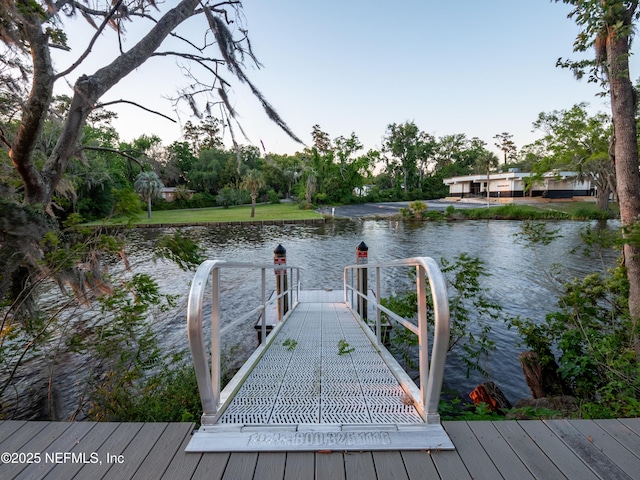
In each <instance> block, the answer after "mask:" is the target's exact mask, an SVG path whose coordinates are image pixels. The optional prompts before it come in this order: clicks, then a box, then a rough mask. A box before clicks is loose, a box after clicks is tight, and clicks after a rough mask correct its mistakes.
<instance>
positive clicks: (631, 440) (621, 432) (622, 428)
mask: <svg viewBox="0 0 640 480" xmlns="http://www.w3.org/2000/svg"><path fill="white" fill-rule="evenodd" d="M594 423H596V424H597V425H598V426H599V427H600V428H602V429H604V431H605V432H607V433H608V434H609V435H611V436H612V437H613V438H615V439H616V440H617V441H618V442H619V443H620V444H621V445H624V446H625V447H626V448H627V450H628V451H629V452H631V453H632V454H633V455H635V456H636V457H638V458H640V436H639V435H636V434H635V433H633V431H632V430H630V429H629V428H627V427H626V425H624V424H623V423H622V422H620V421H618V420H614V419H608V420H594Z"/></svg>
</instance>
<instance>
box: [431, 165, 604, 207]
mask: <svg viewBox="0 0 640 480" xmlns="http://www.w3.org/2000/svg"><path fill="white" fill-rule="evenodd" d="M530 176H531V173H525V172H518V171H509V172H504V173H492V174H490V175H489V197H491V198H495V199H504V201H509V199H517V198H524V197H525V196H526V197H542V198H549V199H554V198H555V199H571V198H574V197H584V196H592V195H593V194H594V190H593V188H592V186H591V182H589V181H588V180H586V181H582V180H578V174H577V173H576V172H548V173H546V174H545V175H544V178H543V179H542V180H538V181H537V182H535V183H534V185H533V188H532V189H531V191H529V190H527V191H526V192H525V182H524V179H526V178H528V177H530ZM443 183H444V184H445V185H447V186H448V187H449V198H474V197H481V198H486V197H487V175H486V174H479V175H465V176H462V177H451V178H445V179H444V180H443Z"/></svg>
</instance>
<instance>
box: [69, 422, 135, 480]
mask: <svg viewBox="0 0 640 480" xmlns="http://www.w3.org/2000/svg"><path fill="white" fill-rule="evenodd" d="M106 425H108V424H101V423H100V424H98V425H97V428H99V429H100V430H96V431H95V433H97V432H99V431H102V430H101V429H103V428H105V426H106ZM143 425H144V424H143V423H120V424H118V427H117V428H116V429H115V431H113V433H112V434H111V435H109V436H107V437H106V438H103V439H102V440H103V442H102V443H101V444H100V446H99V448H98V449H97V450H96V453H97V454H98V458H99V459H100V463H99V464H97V465H93V464H92V465H77V466H78V467H80V470H79V473H78V478H92V479H97V478H102V477H103V476H104V475H106V473H107V472H108V471H109V469H110V468H111V466H112V465H113V464H112V463H111V462H108V461H107V459H108V455H121V454H122V453H123V452H124V450H125V448H126V447H127V445H129V443H131V440H132V439H133V438H134V437H135V436H136V434H137V433H138V432H139V431H140V430H141V429H142V427H143Z"/></svg>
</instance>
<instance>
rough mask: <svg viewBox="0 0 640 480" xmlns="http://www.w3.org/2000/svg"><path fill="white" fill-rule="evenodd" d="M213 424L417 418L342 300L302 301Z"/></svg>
mask: <svg viewBox="0 0 640 480" xmlns="http://www.w3.org/2000/svg"><path fill="white" fill-rule="evenodd" d="M218 423H234V424H237V423H240V424H292V423H314V424H315V423H319V424H325V423H329V424H378V423H387V424H389V423H391V424H396V423H423V420H422V418H421V417H420V415H419V414H418V412H417V411H416V409H415V407H414V406H413V403H412V401H411V399H410V397H408V396H407V395H406V394H405V392H404V390H403V389H402V387H401V386H400V385H399V383H398V380H397V379H396V378H395V376H394V375H393V374H392V373H391V370H390V369H389V367H388V366H387V364H386V363H385V361H384V360H383V359H382V357H381V356H380V354H379V353H378V351H377V350H376V349H374V347H373V345H372V344H371V341H370V340H369V338H368V337H367V336H366V334H365V333H364V332H363V330H362V328H361V327H360V325H359V324H358V322H357V321H356V319H355V318H354V317H353V315H352V314H351V312H350V311H349V310H348V308H347V306H346V305H345V304H344V303H303V304H301V305H299V306H298V308H297V309H296V311H295V312H294V314H293V315H292V316H291V317H290V318H289V320H288V321H287V322H286V324H285V325H284V326H283V328H282V330H280V331H279V333H278V337H277V338H276V339H275V340H274V342H273V343H272V344H271V346H270V347H269V349H268V351H267V352H266V353H265V354H264V356H263V357H262V359H261V360H260V363H258V365H257V366H256V367H255V369H254V370H253V371H252V372H251V374H250V375H249V377H248V378H247V380H246V381H245V383H244V384H243V385H242V387H241V388H240V390H239V391H238V393H237V394H236V396H235V397H234V399H233V401H232V402H231V404H230V405H229V407H228V408H227V409H226V410H225V411H224V413H223V415H222V416H221V417H220V419H219V420H218Z"/></svg>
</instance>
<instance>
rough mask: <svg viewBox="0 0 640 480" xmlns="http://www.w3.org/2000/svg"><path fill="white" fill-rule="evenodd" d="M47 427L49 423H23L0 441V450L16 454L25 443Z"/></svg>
mask: <svg viewBox="0 0 640 480" xmlns="http://www.w3.org/2000/svg"><path fill="white" fill-rule="evenodd" d="M48 425H49V422H24V423H23V424H22V425H21V426H20V428H18V429H17V430H14V431H13V432H12V433H11V435H9V436H7V437H6V438H4V439H0V449H2V451H3V452H9V453H14V452H17V451H18V450H19V449H20V448H21V447H22V446H23V445H24V444H25V443H27V442H28V441H29V440H31V439H32V438H33V437H34V436H36V435H37V434H38V433H40V432H41V431H42V430H44V429H45V428H46V427H47V426H48Z"/></svg>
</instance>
